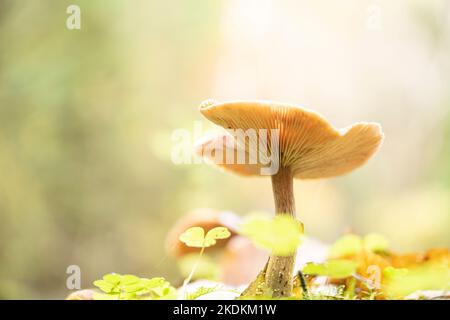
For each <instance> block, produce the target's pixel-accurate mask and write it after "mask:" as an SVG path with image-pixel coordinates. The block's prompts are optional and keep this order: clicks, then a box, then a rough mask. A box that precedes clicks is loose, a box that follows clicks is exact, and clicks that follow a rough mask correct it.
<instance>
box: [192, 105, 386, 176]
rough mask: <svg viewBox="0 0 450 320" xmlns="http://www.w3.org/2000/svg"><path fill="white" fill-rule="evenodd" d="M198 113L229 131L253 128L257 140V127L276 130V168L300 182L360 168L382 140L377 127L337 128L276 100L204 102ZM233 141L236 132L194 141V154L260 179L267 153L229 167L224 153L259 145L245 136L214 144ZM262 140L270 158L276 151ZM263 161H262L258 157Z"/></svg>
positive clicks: (258, 133)
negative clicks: (252, 161) (241, 138)
mask: <svg viewBox="0 0 450 320" xmlns="http://www.w3.org/2000/svg"><path fill="white" fill-rule="evenodd" d="M200 112H201V113H202V114H203V115H204V116H205V117H206V118H207V119H208V120H210V121H212V122H213V123H215V124H217V125H219V126H221V127H223V128H225V129H227V130H229V131H230V132H231V131H233V130H239V129H241V130H243V131H244V132H247V130H248V129H253V132H256V133H257V135H258V139H259V138H260V137H261V136H262V135H264V134H266V135H268V133H265V132H262V133H260V130H261V129H266V130H270V129H278V130H279V131H278V133H279V140H278V144H279V147H278V151H277V153H278V159H279V164H280V166H281V167H290V168H291V170H292V172H293V175H294V177H295V178H299V179H317V178H326V177H333V176H339V175H342V174H345V173H348V172H350V171H352V170H354V169H356V168H358V167H360V166H361V165H363V164H364V163H365V162H366V161H367V160H368V159H369V158H370V157H371V156H372V155H373V154H374V153H375V152H376V151H377V150H378V148H379V147H380V145H381V143H382V141H383V137H384V136H383V132H382V130H381V126H380V125H379V124H378V123H368V122H358V123H355V124H353V125H351V126H349V127H346V128H344V129H340V130H338V129H336V128H335V127H334V126H332V125H331V124H330V123H329V122H328V121H327V120H326V119H325V118H323V117H322V116H321V115H319V114H318V113H316V112H314V111H310V110H307V109H304V108H300V107H297V106H294V105H289V104H283V103H277V102H269V101H230V102H221V103H218V102H214V101H211V100H208V101H206V102H204V103H202V104H201V105H200ZM230 137H231V138H230ZM234 137H235V133H233V134H230V133H221V134H218V135H217V136H215V137H212V138H209V139H207V140H204V141H202V142H201V143H199V144H198V145H197V146H196V153H197V154H198V155H200V156H202V157H204V158H206V159H207V160H209V161H212V162H213V163H214V164H215V165H217V166H219V167H221V168H223V169H225V170H230V171H232V172H234V173H237V174H240V175H260V169H261V168H262V167H266V166H267V165H266V164H267V156H265V154H266V153H267V152H262V151H261V150H256V152H257V154H258V161H256V163H255V164H252V163H251V162H249V161H246V162H245V163H243V164H238V163H234V164H228V163H226V161H224V160H225V156H226V153H228V152H235V153H237V152H239V151H240V152H242V151H243V152H245V153H246V157H249V154H251V152H249V151H251V148H254V147H255V146H257V147H256V148H258V149H259V144H258V142H257V143H255V141H252V140H254V137H252V136H250V135H249V136H248V137H247V138H245V139H244V140H243V141H242V140H240V142H236V143H235V144H234V145H231V146H230V145H227V144H223V143H218V142H220V141H226V140H227V139H233V138H234ZM266 138H267V139H266V140H267V150H269V155H270V152H275V148H272V146H271V145H272V143H271V141H270V137H269V136H266ZM211 149H212V151H211ZM272 149H273V150H272ZM207 150H209V152H206V151H207ZM218 151H225V152H223V159H221V160H220V161H217V159H216V158H215V157H214V155H215V153H216V152H218ZM264 157H266V158H265V159H263V158H264ZM218 158H220V157H218ZM235 159H236V158H235ZM247 159H248V158H247ZM259 159H263V161H259ZM222 160H223V161H222Z"/></svg>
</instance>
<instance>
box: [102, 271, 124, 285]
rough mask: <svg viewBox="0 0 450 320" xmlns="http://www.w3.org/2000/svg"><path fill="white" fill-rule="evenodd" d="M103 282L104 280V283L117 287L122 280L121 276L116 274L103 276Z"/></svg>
mask: <svg viewBox="0 0 450 320" xmlns="http://www.w3.org/2000/svg"><path fill="white" fill-rule="evenodd" d="M103 280H105V281H106V282H109V283H111V284H115V285H117V284H119V283H120V281H121V280H122V276H121V275H120V274H117V273H110V274H105V275H104V276H103Z"/></svg>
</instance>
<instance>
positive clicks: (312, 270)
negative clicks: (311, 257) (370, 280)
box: [302, 260, 358, 279]
mask: <svg viewBox="0 0 450 320" xmlns="http://www.w3.org/2000/svg"><path fill="white" fill-rule="evenodd" d="M357 267H358V263H357V262H354V261H350V260H330V261H327V262H325V263H312V262H310V263H308V264H306V266H305V267H303V270H302V272H303V273H304V274H308V275H316V276H326V277H329V278H332V279H342V278H347V277H349V276H351V275H352V274H354V273H355V272H356V268H357Z"/></svg>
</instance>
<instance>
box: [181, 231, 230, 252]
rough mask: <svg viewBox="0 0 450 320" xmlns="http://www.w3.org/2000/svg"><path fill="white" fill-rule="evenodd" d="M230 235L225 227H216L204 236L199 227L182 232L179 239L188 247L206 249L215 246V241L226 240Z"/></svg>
mask: <svg viewBox="0 0 450 320" xmlns="http://www.w3.org/2000/svg"><path fill="white" fill-rule="evenodd" d="M230 235H231V233H230V231H229V230H228V229H227V228H225V227H216V228H213V229H211V230H209V231H208V233H207V234H206V236H205V230H204V229H203V228H201V227H192V228H189V229H187V230H186V231H185V232H183V233H182V234H181V235H180V237H179V239H180V241H181V242H183V243H184V244H186V245H187V246H188V247H193V248H207V247H211V246H213V245H215V244H216V242H217V241H216V240H219V239H226V238H228V237H229V236H230Z"/></svg>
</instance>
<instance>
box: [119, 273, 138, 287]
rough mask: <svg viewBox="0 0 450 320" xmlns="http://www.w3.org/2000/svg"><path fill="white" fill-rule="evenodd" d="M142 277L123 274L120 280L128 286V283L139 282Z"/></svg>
mask: <svg viewBox="0 0 450 320" xmlns="http://www.w3.org/2000/svg"><path fill="white" fill-rule="evenodd" d="M139 281H140V279H139V277H136V276H133V275H131V274H126V275H123V276H122V278H121V280H120V284H121V285H124V286H128V285H132V284H137V283H139Z"/></svg>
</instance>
